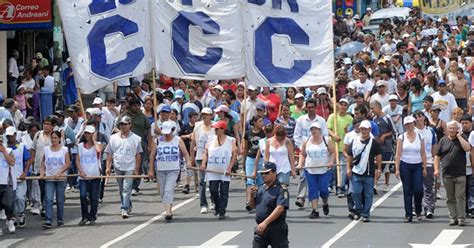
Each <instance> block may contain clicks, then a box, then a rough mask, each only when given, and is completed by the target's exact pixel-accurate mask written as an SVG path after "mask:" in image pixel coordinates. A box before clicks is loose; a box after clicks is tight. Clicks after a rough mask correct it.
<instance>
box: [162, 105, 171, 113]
mask: <svg viewBox="0 0 474 248" xmlns="http://www.w3.org/2000/svg"><path fill="white" fill-rule="evenodd" d="M161 112H166V113H170V112H171V108H170V106H168V105H166V106H163V107H162V108H161V110H160V111H159V113H161Z"/></svg>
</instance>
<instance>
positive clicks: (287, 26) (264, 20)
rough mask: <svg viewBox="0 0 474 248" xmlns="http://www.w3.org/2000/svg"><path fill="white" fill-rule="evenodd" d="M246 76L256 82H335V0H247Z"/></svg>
mask: <svg viewBox="0 0 474 248" xmlns="http://www.w3.org/2000/svg"><path fill="white" fill-rule="evenodd" d="M243 2H244V4H243V5H244V7H243V11H242V15H243V16H242V19H243V23H244V24H243V29H244V33H243V34H244V49H245V62H246V80H247V81H248V83H250V84H252V85H256V86H296V87H297V86H310V85H321V84H332V83H334V51H333V30H332V12H331V8H332V7H331V1H327V0H298V1H296V0H287V1H286V0H285V1H270V0H267V1H264V0H248V1H243Z"/></svg>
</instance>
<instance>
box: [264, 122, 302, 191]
mask: <svg viewBox="0 0 474 248" xmlns="http://www.w3.org/2000/svg"><path fill="white" fill-rule="evenodd" d="M273 132H274V136H273V137H272V138H270V139H268V140H267V144H266V146H265V159H264V162H273V163H276V164H277V174H278V181H279V182H280V183H281V184H286V185H289V184H290V175H291V176H292V177H294V176H296V172H295V157H294V152H295V151H294V147H293V142H291V140H290V139H289V138H287V137H286V136H287V133H286V130H285V127H283V126H281V125H276V126H275V128H274V130H273Z"/></svg>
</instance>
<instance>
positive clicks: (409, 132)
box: [395, 116, 426, 222]
mask: <svg viewBox="0 0 474 248" xmlns="http://www.w3.org/2000/svg"><path fill="white" fill-rule="evenodd" d="M403 125H404V127H405V130H406V131H405V133H403V134H401V135H400V136H398V139H397V151H396V157H395V175H396V176H397V178H401V180H402V184H403V200H404V206H405V222H412V213H413V198H414V200H415V213H416V218H417V219H418V220H419V221H421V219H422V218H421V202H422V200H423V177H424V176H426V153H425V142H424V140H423V137H422V136H421V135H420V134H419V133H417V132H416V131H415V118H413V117H412V116H407V117H405V118H404V119H403Z"/></svg>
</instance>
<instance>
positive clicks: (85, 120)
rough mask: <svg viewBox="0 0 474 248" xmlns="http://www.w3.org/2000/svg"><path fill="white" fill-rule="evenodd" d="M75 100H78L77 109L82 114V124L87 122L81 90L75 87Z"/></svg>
mask: <svg viewBox="0 0 474 248" xmlns="http://www.w3.org/2000/svg"><path fill="white" fill-rule="evenodd" d="M77 99H78V100H79V108H80V109H81V113H82V114H83V117H82V118H84V122H87V115H86V111H85V110H84V103H83V102H82V95H81V88H79V87H77Z"/></svg>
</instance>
